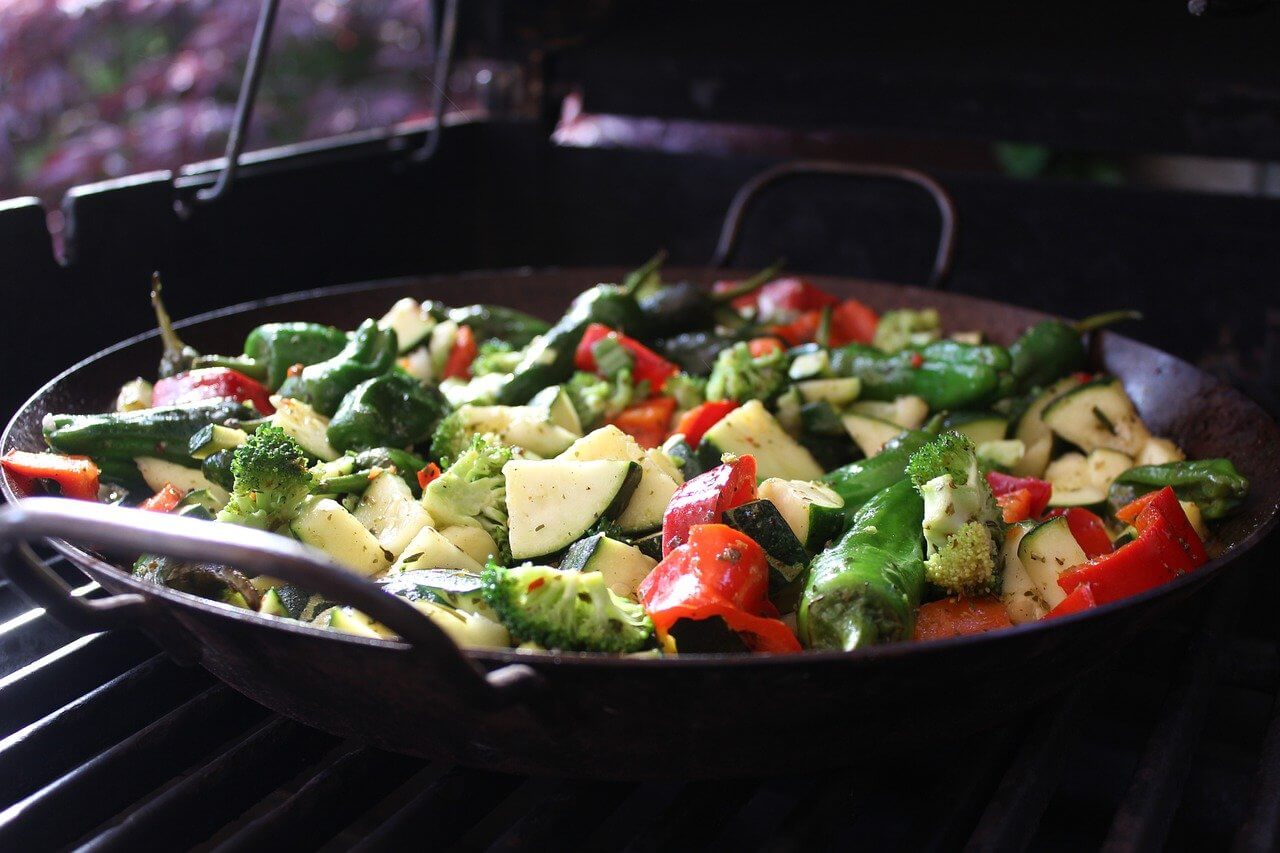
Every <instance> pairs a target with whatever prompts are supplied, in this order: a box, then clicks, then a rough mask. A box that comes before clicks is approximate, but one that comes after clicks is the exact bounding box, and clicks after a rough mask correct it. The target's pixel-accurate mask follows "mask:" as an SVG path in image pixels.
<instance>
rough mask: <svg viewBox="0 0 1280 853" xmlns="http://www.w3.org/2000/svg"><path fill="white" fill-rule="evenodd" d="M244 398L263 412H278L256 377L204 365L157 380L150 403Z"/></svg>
mask: <svg viewBox="0 0 1280 853" xmlns="http://www.w3.org/2000/svg"><path fill="white" fill-rule="evenodd" d="M228 398H230V399H233V400H241V401H243V402H246V403H252V404H253V407H254V408H255V409H257V410H258V411H259V412H260V413H262V414H264V415H270V414H274V413H275V407H274V406H272V405H271V392H270V391H268V390H267V388H266V386H265V385H263V384H262V383H261V382H258V381H257V380H256V379H251V378H250V377H248V376H245V375H244V374H243V373H241V372H240V371H238V370H232V369H231V368H229V367H202V368H199V369H198V370H188V371H186V372H185V373H179V374H177V375H176V376H167V377H165V378H164V379H161V380H158V381H157V382H156V384H155V387H154V388H152V389H151V405H153V406H178V405H182V404H183V403H196V402H199V401H200V400H225V399H228Z"/></svg>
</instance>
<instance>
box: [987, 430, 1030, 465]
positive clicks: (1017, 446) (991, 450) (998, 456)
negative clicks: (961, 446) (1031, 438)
mask: <svg viewBox="0 0 1280 853" xmlns="http://www.w3.org/2000/svg"><path fill="white" fill-rule="evenodd" d="M1026 452H1027V447H1026V445H1024V444H1023V443H1022V442H1021V441H1018V439H1016V438H1002V439H1000V440H999V441H984V442H982V444H979V445H978V447H977V453H978V458H979V459H981V460H982V461H983V462H986V463H987V464H988V465H994V466H995V467H997V468H999V469H1000V470H1002V471H1008V470H1009V469H1010V468H1012V467H1013V466H1014V465H1017V464H1018V463H1019V462H1020V461H1022V457H1023V456H1024V455H1026Z"/></svg>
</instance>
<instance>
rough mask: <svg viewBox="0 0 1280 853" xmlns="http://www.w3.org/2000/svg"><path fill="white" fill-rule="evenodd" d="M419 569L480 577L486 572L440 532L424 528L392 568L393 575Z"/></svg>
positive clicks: (432, 528)
mask: <svg viewBox="0 0 1280 853" xmlns="http://www.w3.org/2000/svg"><path fill="white" fill-rule="evenodd" d="M418 569H455V570H461V571H464V572H472V573H473V574H477V575H478V574H480V573H481V572H483V571H484V566H483V565H481V564H480V563H478V562H476V561H475V560H474V559H472V557H471V556H470V555H468V554H467V552H465V551H463V550H462V549H461V548H459V547H458V546H457V545H455V544H453V542H451V541H449V540H448V539H446V538H445V536H444V534H443V533H441V532H440V531H439V530H436V529H435V528H434V527H424V528H422V529H421V530H419V531H418V535H416V536H414V537H413V539H412V540H411V541H410V542H409V544H408V545H406V546H405V548H404V551H403V552H401V554H400V556H399V558H398V559H397V560H396V562H395V565H393V566H392V567H391V574H393V575H398V574H403V573H405V572H412V571H416V570H418Z"/></svg>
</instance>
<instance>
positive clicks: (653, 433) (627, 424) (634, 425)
mask: <svg viewBox="0 0 1280 853" xmlns="http://www.w3.org/2000/svg"><path fill="white" fill-rule="evenodd" d="M675 413H676V399H675V397H654V398H652V399H649V400H645V401H644V402H642V403H636V404H635V405H634V406H628V407H627V408H625V409H623V410H622V411H621V412H618V414H616V415H614V416H613V417H612V418H610V419H609V423H611V424H613V425H614V426H616V427H617V428H618V429H620V430H622V431H623V432H625V433H626V434H627V435H629V436H631V437H632V438H634V439H635V440H636V443H637V444H639V445H640V446H641V447H645V448H652V447H657V446H658V445H660V444H662V442H663V441H664V440H665V439H666V437H667V436H668V435H669V434H670V432H671V417H672V416H673V415H674V414H675Z"/></svg>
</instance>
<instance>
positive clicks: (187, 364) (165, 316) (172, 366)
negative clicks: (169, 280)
mask: <svg viewBox="0 0 1280 853" xmlns="http://www.w3.org/2000/svg"><path fill="white" fill-rule="evenodd" d="M163 289H164V285H163V284H161V282H160V273H158V272H156V273H152V274H151V307H152V309H153V310H154V311H155V313H156V326H158V327H159V329H160V342H161V344H163V346H164V353H163V355H161V356H160V366H159V368H157V370H156V375H157V376H159V377H160V378H161V379H166V378H168V377H170V376H177V375H178V374H179V373H182V372H184V371H187V370H190V369H191V364H192V362H193V361H194V360H195V357H196V356H198V355H199V354H200V353H198V352H196V350H195V349H194V348H192V347H189V346H187V345H186V344H185V343H184V342H183V340H182V338H180V337H178V333H177V332H175V331H174V330H173V321H172V320H170V319H169V312H168V310H167V309H166V308H165V307H164V300H163V299H161V298H160V291H161V290H163Z"/></svg>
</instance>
